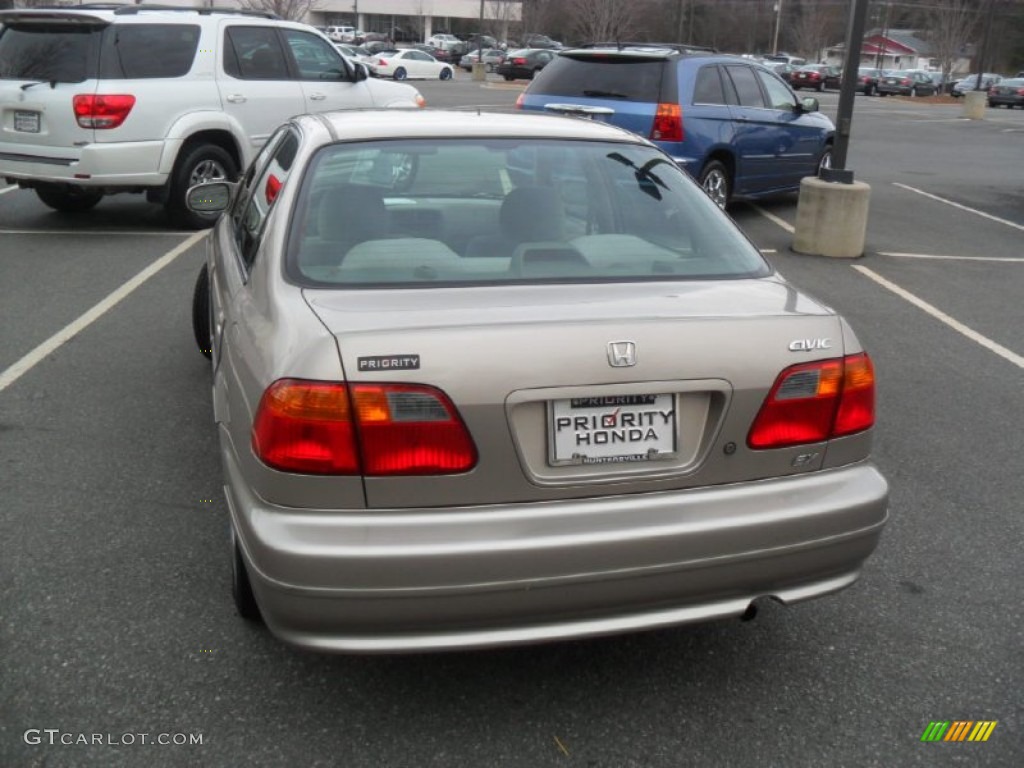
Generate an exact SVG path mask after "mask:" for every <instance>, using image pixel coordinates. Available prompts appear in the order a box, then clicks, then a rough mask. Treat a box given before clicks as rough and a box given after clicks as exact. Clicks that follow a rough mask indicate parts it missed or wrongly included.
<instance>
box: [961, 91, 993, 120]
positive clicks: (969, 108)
mask: <svg viewBox="0 0 1024 768" xmlns="http://www.w3.org/2000/svg"><path fill="white" fill-rule="evenodd" d="M987 105H988V94H987V93H985V92H984V91H968V92H967V93H965V94H964V111H963V113H962V114H961V117H966V118H968V119H970V120H984V119H985V107H986V106H987Z"/></svg>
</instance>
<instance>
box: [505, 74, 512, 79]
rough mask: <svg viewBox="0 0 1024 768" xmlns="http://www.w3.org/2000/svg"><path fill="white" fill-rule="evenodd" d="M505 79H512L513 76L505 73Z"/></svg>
mask: <svg viewBox="0 0 1024 768" xmlns="http://www.w3.org/2000/svg"><path fill="white" fill-rule="evenodd" d="M505 79H506V80H513V79H514V78H513V77H512V75H505Z"/></svg>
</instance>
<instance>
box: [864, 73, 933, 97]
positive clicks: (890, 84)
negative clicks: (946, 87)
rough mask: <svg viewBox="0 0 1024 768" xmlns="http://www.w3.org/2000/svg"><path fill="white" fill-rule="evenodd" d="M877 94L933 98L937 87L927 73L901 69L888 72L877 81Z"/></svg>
mask: <svg viewBox="0 0 1024 768" xmlns="http://www.w3.org/2000/svg"><path fill="white" fill-rule="evenodd" d="M878 92H879V94H881V95H882V96H888V95H894V96H934V95H935V94H936V93H938V92H939V87H938V86H937V85H936V84H935V82H934V81H933V80H932V79H931V77H929V76H928V73H927V72H919V71H917V70H912V69H902V70H897V71H896V72H889V73H888V74H887V75H886V76H885V77H883V78H882V79H881V80H879V81H878Z"/></svg>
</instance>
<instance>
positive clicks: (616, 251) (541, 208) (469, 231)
mask: <svg viewBox="0 0 1024 768" xmlns="http://www.w3.org/2000/svg"><path fill="white" fill-rule="evenodd" d="M290 232H291V236H290V241H289V247H288V259H287V270H288V273H289V275H290V276H291V277H292V279H294V280H295V281H296V282H299V283H300V284H304V285H311V286H327V287H330V286H336V287H390V286H399V285H400V286H415V287H424V288H429V287H431V286H438V287H440V286H445V285H452V284H465V283H475V284H502V283H510V282H531V283H532V282H551V281H554V282H588V281H594V282H609V281H635V280H676V281H677V280H681V279H707V278H729V277H734V278H740V277H761V276H764V275H767V274H769V273H770V269H769V267H768V266H767V264H766V263H765V261H764V260H763V258H762V257H761V255H760V253H759V252H758V251H757V250H756V249H755V248H754V247H753V246H752V245H751V244H750V243H749V242H748V241H747V240H746V239H745V238H744V237H743V236H742V235H741V234H740V232H739V230H738V229H737V228H736V226H735V225H734V224H733V223H732V222H731V220H730V219H729V218H728V217H727V216H725V215H724V214H723V213H722V212H721V211H719V210H718V208H717V207H716V206H715V205H714V204H713V203H712V202H711V200H710V199H709V198H708V196H707V195H706V194H705V193H704V192H703V191H702V190H701V189H700V188H699V187H697V186H696V185H695V184H694V183H693V182H692V181H691V180H690V178H689V177H688V176H687V175H685V174H684V172H683V171H682V170H680V169H679V167H678V166H676V165H675V164H674V163H673V162H672V161H671V160H669V159H668V158H667V157H666V156H665V155H664V154H662V153H661V152H659V151H657V150H655V149H653V148H650V147H645V146H640V145H635V144H628V143H598V142H583V141H567V140H565V141H546V140H545V141H541V140H515V139H502V140H457V139H448V140H401V141H398V140H392V141H378V142H363V143H352V144H334V145H329V146H327V147H324V148H323V149H321V150H320V151H319V153H318V154H317V155H316V156H315V157H314V158H313V160H312V162H311V164H310V166H309V168H308V169H307V171H306V173H305V176H304V179H303V182H302V189H301V191H300V193H299V196H298V202H297V204H296V208H295V210H294V212H293V220H292V222H291V229H290Z"/></svg>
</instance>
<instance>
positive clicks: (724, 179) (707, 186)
mask: <svg viewBox="0 0 1024 768" xmlns="http://www.w3.org/2000/svg"><path fill="white" fill-rule="evenodd" d="M700 185H701V187H702V188H703V189H704V191H705V192H707V195H708V197H710V198H711V200H712V202H714V204H715V205H717V206H718V207H719V208H721V209H722V210H723V211H724V210H725V209H726V208H728V207H729V201H730V199H731V198H732V182H731V181H730V179H729V169H728V168H726V167H725V166H724V165H723V164H722V163H721V162H719V161H718V160H712V161H710V162H709V163H708V164H707V165H705V166H704V170H702V171H701V173H700Z"/></svg>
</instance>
